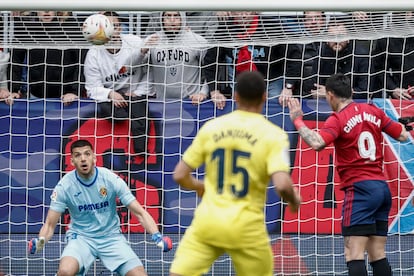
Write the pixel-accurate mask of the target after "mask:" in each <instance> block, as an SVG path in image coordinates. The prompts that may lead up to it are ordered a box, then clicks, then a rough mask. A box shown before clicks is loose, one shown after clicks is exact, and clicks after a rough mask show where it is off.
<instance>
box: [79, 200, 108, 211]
mask: <svg viewBox="0 0 414 276" xmlns="http://www.w3.org/2000/svg"><path fill="white" fill-rule="evenodd" d="M108 206H109V202H108V201H107V200H105V201H102V202H98V203H90V204H83V205H78V210H79V212H83V211H94V210H99V209H102V208H105V207H108Z"/></svg>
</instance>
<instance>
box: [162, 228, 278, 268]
mask: <svg viewBox="0 0 414 276" xmlns="http://www.w3.org/2000/svg"><path fill="white" fill-rule="evenodd" d="M242 243H243V241H240V245H241V246H240V247H238V248H231V249H229V248H220V247H218V246H213V245H210V244H208V241H203V239H202V238H199V237H198V236H196V235H194V233H193V232H192V231H191V227H190V228H189V229H187V231H186V233H185V234H184V236H183V238H182V240H181V242H180V244H179V246H178V248H177V251H176V253H175V257H174V261H173V263H172V265H171V268H170V272H171V273H174V274H179V275H182V276H196V275H202V274H205V273H207V272H208V271H209V269H210V267H211V265H212V264H213V262H214V261H215V260H216V259H217V258H218V257H220V256H221V255H223V254H224V253H227V254H228V255H229V256H230V257H231V259H232V262H233V265H234V268H235V270H236V275H237V276H251V275H261V276H272V275H273V255H272V250H271V247H270V245H269V244H268V243H267V244H263V246H255V247H251V245H249V244H244V246H243V244H242Z"/></svg>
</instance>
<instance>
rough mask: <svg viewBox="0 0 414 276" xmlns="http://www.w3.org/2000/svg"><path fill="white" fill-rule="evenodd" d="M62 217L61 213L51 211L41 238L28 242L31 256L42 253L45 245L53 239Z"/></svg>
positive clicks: (40, 233) (40, 235)
mask: <svg viewBox="0 0 414 276" xmlns="http://www.w3.org/2000/svg"><path fill="white" fill-rule="evenodd" d="M60 216H61V213H59V212H56V211H53V210H50V209H49V211H48V213H47V216H46V221H45V223H44V224H43V226H42V228H41V229H40V232H39V237H38V238H32V239H31V240H30V241H29V242H28V251H29V253H30V254H35V253H38V252H40V251H42V249H43V247H44V246H45V244H46V243H47V242H48V241H49V240H50V239H51V238H52V236H53V233H54V231H55V227H56V224H57V223H58V221H59V219H60Z"/></svg>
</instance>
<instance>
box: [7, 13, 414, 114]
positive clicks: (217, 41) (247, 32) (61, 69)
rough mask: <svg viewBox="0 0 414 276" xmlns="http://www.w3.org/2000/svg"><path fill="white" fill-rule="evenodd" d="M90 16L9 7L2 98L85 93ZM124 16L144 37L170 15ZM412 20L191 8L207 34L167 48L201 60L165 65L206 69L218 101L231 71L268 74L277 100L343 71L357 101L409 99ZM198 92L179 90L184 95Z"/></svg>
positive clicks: (128, 29) (203, 78)
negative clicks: (196, 53) (192, 51)
mask: <svg viewBox="0 0 414 276" xmlns="http://www.w3.org/2000/svg"><path fill="white" fill-rule="evenodd" d="M92 13H97V12H59V11H37V12H34V11H20V12H17V11H14V12H3V13H2V17H1V19H2V22H0V25H1V31H2V32H1V41H2V43H1V44H2V47H1V48H2V51H1V52H0V53H1V56H0V66H1V67H0V72H1V75H0V78H1V79H0V80H1V92H0V98H1V99H2V101H4V102H5V103H8V104H11V103H12V102H13V99H15V98H20V99H30V98H62V99H63V100H64V101H65V103H70V102H72V101H73V100H75V99H77V98H81V97H87V94H88V93H87V91H86V89H85V79H84V70H83V69H84V66H83V64H84V61H85V57H86V53H87V51H88V49H89V48H90V47H91V46H92V45H90V44H88V43H87V41H86V40H85V39H84V38H83V36H82V33H81V26H82V22H83V21H84V20H85V18H86V17H87V16H88V15H90V14H92ZM118 14H119V19H120V27H121V30H120V32H121V33H123V34H130V35H135V36H138V37H140V38H142V39H143V41H145V39H146V40H148V38H149V37H151V35H153V34H155V33H157V32H159V31H160V25H161V24H160V21H161V20H162V16H161V15H162V12H118ZM413 18H414V17H413V15H412V12H407V11H403V12H362V11H361V12H349V13H345V12H320V11H319V12H318V11H305V12H292V13H289V12H273V13H272V12H207V11H206V12H185V20H182V24H183V26H185V27H183V29H182V31H187V32H189V31H191V32H193V33H195V34H197V35H200V36H201V37H202V38H203V39H205V40H197V39H195V40H194V39H190V40H185V39H184V40H183V39H168V40H167V43H165V42H163V43H164V45H163V47H164V46H165V48H175V49H177V48H179V47H182V48H185V49H188V48H192V47H193V48H194V47H195V48H197V49H201V50H202V51H201V52H200V57H199V60H198V64H197V65H195V64H194V63H193V64H185V61H179V60H174V61H172V62H171V63H168V62H165V67H168V69H169V70H172V69H171V67H174V66H175V65H177V64H178V63H180V64H182V65H183V66H184V67H185V66H187V67H190V66H198V67H200V72H196V73H198V74H199V75H200V78H197V81H200V82H201V84H202V85H203V84H206V85H207V86H208V88H206V87H202V89H204V90H203V93H204V95H205V98H206V99H209V98H211V99H212V100H213V101H215V100H216V99H218V100H216V101H217V102H216V104H217V106H218V107H220V106H221V104H220V100H224V97H225V98H231V96H232V87H233V83H234V80H233V77H234V75H236V74H238V73H239V72H240V71H242V70H258V71H260V72H261V73H263V74H264V76H265V78H266V80H267V81H268V90H269V95H268V97H269V98H278V99H279V102H280V103H281V104H283V102H284V100H285V99H286V98H287V97H290V96H292V95H293V96H295V95H296V96H302V97H305V98H324V93H325V91H324V82H325V81H326V79H327V77H329V75H331V74H333V73H338V72H340V73H345V74H347V75H349V76H350V77H351V81H352V83H353V89H354V97H355V98H359V99H371V98H373V97H387V98H388V97H391V98H396V99H402V100H409V99H411V93H412V92H411V91H412V90H411V87H412V85H413V83H411V82H412V81H411V80H412V79H413V76H412V74H414V73H413V70H412V68H413V66H414V55H413V51H412V49H411V48H412V47H413V46H412V45H414V43H411V42H412V41H411V40H412V37H410V32H411V30H412V28H413V25H414V23H413ZM136 47H137V48H139V47H141V45H136ZM151 47H152V46H151V45H150V46H149V48H151ZM154 47H155V46H154ZM158 47H159V45H158ZM246 49H247V50H248V51H245V50H246ZM153 54H154V53H153ZM171 58H172V59H174V57H171ZM152 61H153V60H152ZM141 66H144V67H147V69H148V71H151V70H154V69H155V68H157V67H159V66H162V65H160V64H154V63H153V62H151V59H148V61H147V62H143V63H142V64H141ZM233 71H234V72H233ZM164 73H165V72H164ZM154 75H155V74H154ZM180 77H181V79H180ZM180 77H176V79H175V80H174V84H175V85H176V86H177V87H179V86H180V85H181V90H185V89H186V87H184V86H186V85H187V84H185V81H186V79H183V78H182V76H180ZM149 81H150V82H152V83H154V84H155V86H156V85H157V84H158V82H162V78H161V80H160V78H156V75H155V79H149ZM166 82H168V81H167V80H166ZM178 82H181V84H179V83H178ZM183 87H184V88H183ZM153 89H155V92H154V94H155V95H163V99H162V100H164V99H165V98H164V97H167V98H169V97H170V95H169V93H168V91H166V90H165V89H166V88H165V86H159V87H154V88H153ZM160 89H161V90H162V91H161V92H160ZM29 90H30V91H29ZM206 90H207V91H206ZM68 91H70V93H69V92H68ZM217 92H219V93H217ZM68 93H69V94H70V95H67V94H68ZM190 93H192V92H188V93H186V92H183V94H182V95H177V93H175V94H174V95H173V96H171V97H172V98H176V97H179V98H180V97H181V98H185V97H187V96H190ZM223 96H224V97H223ZM202 100H204V97H202Z"/></svg>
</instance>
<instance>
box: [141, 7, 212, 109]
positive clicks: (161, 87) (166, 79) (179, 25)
mask: <svg viewBox="0 0 414 276" xmlns="http://www.w3.org/2000/svg"><path fill="white" fill-rule="evenodd" d="M160 20H161V21H162V23H161V25H162V28H161V30H160V31H158V32H156V33H155V34H152V35H150V36H149V37H147V39H146V41H147V44H148V45H152V46H153V47H151V49H150V64H151V70H152V73H153V77H154V87H155V89H156V93H157V98H158V99H161V100H165V99H184V98H188V97H189V98H190V99H191V100H192V102H193V103H194V104H198V103H200V102H202V101H203V100H204V99H206V98H207V93H208V86H207V85H204V86H203V85H202V83H201V67H202V62H203V59H204V56H205V49H206V45H205V44H206V42H207V41H206V39H205V38H203V37H202V36H200V35H198V34H196V33H195V32H193V31H192V30H189V29H188V28H186V25H185V22H186V15H185V13H184V12H175V11H168V12H163V13H162V16H161V19H160ZM186 44H194V45H195V46H186ZM197 45H199V46H197Z"/></svg>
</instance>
